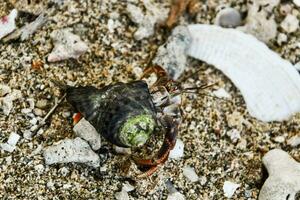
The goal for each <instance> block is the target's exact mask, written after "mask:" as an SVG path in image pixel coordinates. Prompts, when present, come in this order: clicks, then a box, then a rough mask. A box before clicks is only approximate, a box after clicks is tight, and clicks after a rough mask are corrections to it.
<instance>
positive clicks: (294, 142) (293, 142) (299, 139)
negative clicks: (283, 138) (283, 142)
mask: <svg viewBox="0 0 300 200" xmlns="http://www.w3.org/2000/svg"><path fill="white" fill-rule="evenodd" d="M287 144H288V145H290V146H291V147H297V146H298V145H300V136H299V135H295V136H293V137H291V138H290V139H288V141H287Z"/></svg>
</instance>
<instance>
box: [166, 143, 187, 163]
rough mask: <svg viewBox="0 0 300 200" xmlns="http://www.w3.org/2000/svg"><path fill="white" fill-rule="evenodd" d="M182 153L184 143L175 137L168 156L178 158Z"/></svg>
mask: <svg viewBox="0 0 300 200" xmlns="http://www.w3.org/2000/svg"><path fill="white" fill-rule="evenodd" d="M183 154H184V143H183V142H182V140H180V139H177V140H176V144H175V146H174V148H173V149H172V150H171V151H170V154H169V158H172V159H179V158H181V157H183Z"/></svg>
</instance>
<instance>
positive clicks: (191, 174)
mask: <svg viewBox="0 0 300 200" xmlns="http://www.w3.org/2000/svg"><path fill="white" fill-rule="evenodd" d="M183 175H184V176H185V177H186V178H187V179H189V180H190V181H191V182H192V183H194V182H197V181H198V180H199V177H198V175H197V174H196V172H195V169H194V168H192V167H190V166H185V167H184V168H183Z"/></svg>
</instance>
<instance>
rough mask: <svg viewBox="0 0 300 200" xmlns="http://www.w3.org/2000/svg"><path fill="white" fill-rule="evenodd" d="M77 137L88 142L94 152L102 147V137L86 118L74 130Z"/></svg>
mask: <svg viewBox="0 0 300 200" xmlns="http://www.w3.org/2000/svg"><path fill="white" fill-rule="evenodd" d="M73 131H74V132H75V133H76V135H77V136H78V137H80V138H82V139H84V140H86V141H87V142H88V143H89V144H90V145H91V147H92V149H93V150H98V149H100V147H101V136H100V134H99V133H98V132H97V131H96V129H95V128H94V127H93V126H92V125H91V124H90V123H89V122H88V121H87V120H85V119H84V118H82V119H81V120H80V121H79V122H78V123H77V124H76V125H75V126H74V128H73Z"/></svg>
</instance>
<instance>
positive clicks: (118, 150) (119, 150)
mask: <svg viewBox="0 0 300 200" xmlns="http://www.w3.org/2000/svg"><path fill="white" fill-rule="evenodd" d="M114 150H115V151H116V153H119V154H123V155H130V154H131V148H124V147H119V146H116V145H114Z"/></svg>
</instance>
